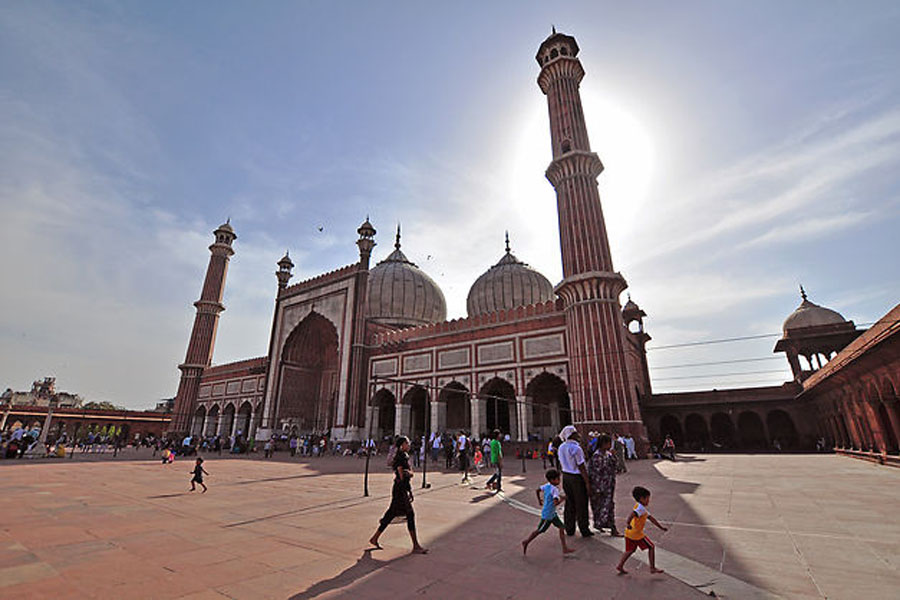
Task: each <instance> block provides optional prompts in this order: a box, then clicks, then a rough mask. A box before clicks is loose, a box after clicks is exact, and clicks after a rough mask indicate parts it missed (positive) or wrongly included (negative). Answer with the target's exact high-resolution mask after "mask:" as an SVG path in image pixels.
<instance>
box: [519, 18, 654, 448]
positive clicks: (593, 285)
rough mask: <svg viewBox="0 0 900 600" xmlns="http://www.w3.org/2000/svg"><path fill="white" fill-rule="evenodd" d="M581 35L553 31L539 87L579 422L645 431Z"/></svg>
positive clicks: (543, 52) (542, 53)
mask: <svg viewBox="0 0 900 600" xmlns="http://www.w3.org/2000/svg"><path fill="white" fill-rule="evenodd" d="M577 55H578V44H577V43H576V42H575V38H573V37H571V36H568V35H564V34H560V33H556V32H555V31H554V32H553V35H551V36H550V37H549V38H547V39H546V40H545V41H544V43H543V44H541V47H540V49H539V50H538V53H537V61H538V63H539V64H540V65H541V73H540V75H539V76H538V85H539V86H540V88H541V91H542V92H544V94H545V95H546V96H547V104H548V108H549V111H550V138H551V141H552V146H553V161H552V162H551V163H550V166H549V167H548V168H547V173H546V175H547V179H548V180H550V183H551V184H553V187H554V188H555V189H556V200H557V209H558V211H559V241H560V247H561V250H562V266H563V281H562V282H561V283H560V284H559V285H558V286H557V288H556V291H557V293H558V294H559V295H560V297H561V298H562V299H563V303H564V306H565V312H566V333H567V338H568V353H569V367H570V373H569V380H570V381H569V388H570V389H569V391H570V397H571V400H572V411H573V421H574V422H575V424H576V425H584V426H585V427H589V426H590V425H592V424H601V423H602V424H604V425H605V427H604V430H606V431H611V427H615V430H616V431H619V432H623V433H624V432H629V433H632V435H634V436H635V437H636V438H638V439H643V438H645V437H646V434H645V433H644V428H643V422H642V421H641V415H640V410H639V408H638V404H637V394H636V392H635V390H634V386H632V385H631V384H630V383H629V377H628V371H627V366H626V361H625V354H624V343H625V342H624V326H623V324H622V312H621V308H620V307H619V295H620V294H621V293H622V291H623V290H624V289H625V288H626V287H627V284H626V283H625V279H624V278H623V277H622V275H621V274H619V273H616V272H615V271H614V270H613V263H612V256H611V254H610V251H609V240H608V238H607V235H606V225H605V223H604V221H603V209H602V207H601V205H600V193H599V191H598V190H597V176H598V175H600V173H601V172H602V171H603V163H602V162H600V158H599V157H598V156H597V155H596V154H595V153H594V152H591V146H590V142H589V140H588V134H587V127H586V125H585V121H584V111H583V109H582V106H581V95H580V93H579V86H580V84H581V79H582V78H583V77H584V69H583V68H582V66H581V61H579V60H578V58H576V57H577Z"/></svg>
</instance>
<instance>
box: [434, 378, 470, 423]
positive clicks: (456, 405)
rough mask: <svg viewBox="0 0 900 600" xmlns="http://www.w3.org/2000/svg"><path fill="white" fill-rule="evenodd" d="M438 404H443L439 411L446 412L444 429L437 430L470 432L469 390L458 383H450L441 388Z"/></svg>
mask: <svg viewBox="0 0 900 600" xmlns="http://www.w3.org/2000/svg"><path fill="white" fill-rule="evenodd" d="M438 402H440V403H442V404H443V406H441V407H439V410H441V409H442V410H445V411H446V423H445V426H444V427H440V426H438V427H437V429H441V430H446V431H459V430H461V429H464V430H466V431H470V430H471V428H472V403H471V401H470V399H469V388H467V387H466V386H464V385H463V384H461V383H460V382H458V381H455V380H454V381H451V382H450V383H448V384H446V385H445V386H444V387H443V388H441V391H440V393H439V394H438ZM433 429H434V428H433Z"/></svg>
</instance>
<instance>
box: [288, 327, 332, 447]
mask: <svg viewBox="0 0 900 600" xmlns="http://www.w3.org/2000/svg"><path fill="white" fill-rule="evenodd" d="M337 374H338V335H337V329H336V328H335V326H334V325H333V324H332V323H331V321H329V320H328V319H326V318H325V317H323V316H322V315H320V314H319V313H316V312H311V313H310V314H309V315H307V316H306V318H305V319H303V320H302V321H301V322H300V324H299V325H297V327H295V328H294V330H293V331H292V332H291V334H290V335H289V336H288V339H287V341H286V342H285V344H284V349H283V350H282V353H281V388H280V392H279V396H280V398H279V402H278V416H279V418H280V419H281V420H282V422H287V423H290V424H291V425H296V426H297V428H298V431H299V432H300V433H323V432H325V431H328V430H329V429H330V428H331V426H332V425H333V424H334V416H335V415H334V411H335V397H336V395H337Z"/></svg>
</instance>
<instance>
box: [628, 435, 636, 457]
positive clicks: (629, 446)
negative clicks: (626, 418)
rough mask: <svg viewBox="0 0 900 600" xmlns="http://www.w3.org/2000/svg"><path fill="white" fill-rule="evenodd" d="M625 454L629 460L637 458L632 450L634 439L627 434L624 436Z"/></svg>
mask: <svg viewBox="0 0 900 600" xmlns="http://www.w3.org/2000/svg"><path fill="white" fill-rule="evenodd" d="M625 452H626V453H627V454H628V458H629V459H632V460H634V459H636V458H637V457H638V455H637V452H635V450H634V438H633V437H632V436H631V434H630V433H629V434H628V435H626V436H625Z"/></svg>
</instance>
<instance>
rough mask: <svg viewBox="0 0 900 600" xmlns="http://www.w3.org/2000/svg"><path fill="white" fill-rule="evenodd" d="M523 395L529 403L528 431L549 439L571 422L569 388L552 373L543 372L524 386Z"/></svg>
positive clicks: (543, 438)
mask: <svg viewBox="0 0 900 600" xmlns="http://www.w3.org/2000/svg"><path fill="white" fill-rule="evenodd" d="M525 396H526V397H527V398H528V400H529V402H531V405H530V406H528V412H527V414H529V415H530V417H531V418H530V421H531V422H530V424H529V431H528V433H535V434H537V436H538V437H539V438H540V439H542V440H546V439H551V438H552V437H553V436H555V435H556V434H557V432H558V431H559V430H560V429H562V428H563V427H564V426H566V425H569V424H571V423H572V411H571V407H570V404H569V389H568V386H566V382H565V381H563V380H562V379H560V378H559V377H557V376H556V375H554V374H552V373H547V372H543V373H541V374H539V375H537V376H536V377H535V378H534V379H532V380H531V381H529V382H528V385H527V386H525Z"/></svg>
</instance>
